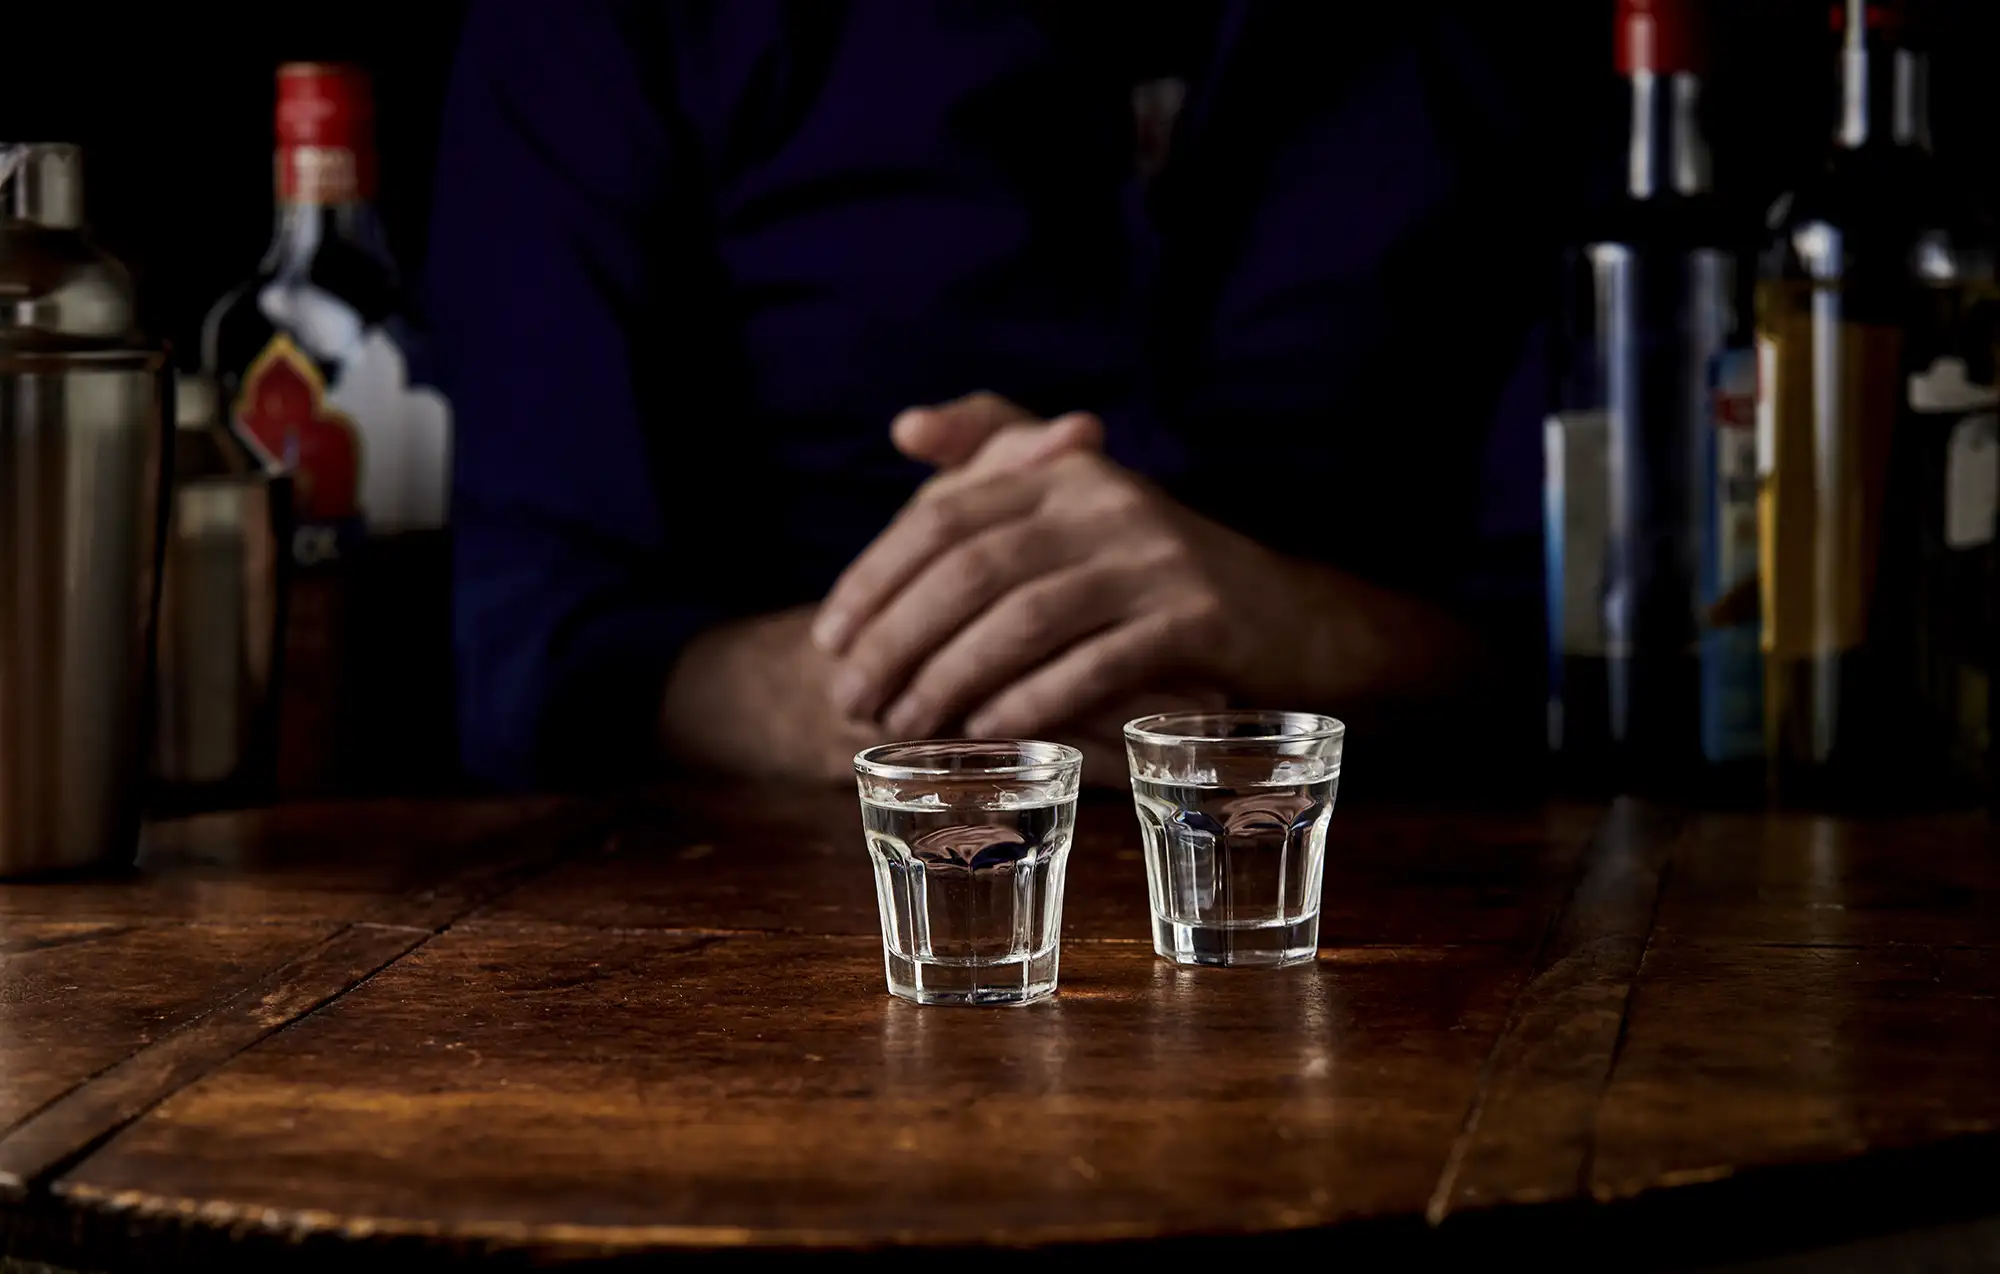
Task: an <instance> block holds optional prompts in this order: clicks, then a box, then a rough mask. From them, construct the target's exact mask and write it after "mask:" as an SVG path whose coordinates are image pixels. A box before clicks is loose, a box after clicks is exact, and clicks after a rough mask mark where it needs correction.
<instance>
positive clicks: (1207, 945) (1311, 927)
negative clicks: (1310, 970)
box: [1153, 914, 1319, 969]
mask: <svg viewBox="0 0 2000 1274" xmlns="http://www.w3.org/2000/svg"><path fill="white" fill-rule="evenodd" d="M1153 950H1154V951H1155V952H1156V953H1158V954H1159V955H1160V956H1161V957H1162V958H1164V959H1168V960H1172V961H1173V962H1174V963H1175V964H1205V965H1216V966H1227V967H1229V968H1263V969H1274V968H1281V967H1283V966H1285V965H1288V964H1308V963H1310V962H1311V961H1312V960H1313V959H1314V958H1315V957H1317V956H1318V954H1319V916H1318V915H1317V914H1314V915H1311V916H1307V917H1306V918H1305V919H1303V920H1295V921H1293V922H1291V923H1290V924H1285V923H1282V922H1281V923H1276V924H1269V925H1258V926H1256V927H1254V928H1253V927H1239V928H1223V927H1221V926H1219V925H1188V924H1181V923H1179V922H1178V921H1173V920H1167V919H1165V918H1163V917H1160V916H1154V917H1153Z"/></svg>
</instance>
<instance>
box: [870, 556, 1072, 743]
mask: <svg viewBox="0 0 2000 1274" xmlns="http://www.w3.org/2000/svg"><path fill="white" fill-rule="evenodd" d="M1078 552H1079V548H1078V546H1077V545H1075V544H1074V542H1073V541H1072V540H1071V539H1070V538H1069V537H1066V536H1064V535H1062V534H1061V533H1060V532H1059V531H1058V530H1057V529H1056V528H1054V527H1052V526H1050V525H1049V524H1048V522H1047V521H1046V520H1044V519H1038V518H1015V519H1013V520H1011V521H1007V522H1002V523H1000V524H999V525H997V526H993V527H989V528H988V529H986V530H984V531H981V532H980V533H979V534H978V535H975V536H973V537H972V538H971V539H970V540H967V541H966V542H965V543H963V544H959V545H956V546H954V547H952V548H950V549H947V550H946V551H945V552H944V553H943V554H942V555H940V556H939V557H938V558H937V559H936V560H934V561H932V562H931V563H930V564H929V565H927V566H925V567H924V568H923V569H922V570H921V571H919V572H918V573H917V575H916V577H915V578H914V579H912V580H911V581H910V583H909V584H908V585H907V586H906V587H904V588H903V589H901V590H900V591H899V592H897V593H896V594H895V596H894V597H893V598H891V599H890V601H889V602H888V604H887V605H885V606H884V607H883V608H882V610H881V611H880V612H879V613H878V614H876V615H875V617H874V618H873V619H870V620H869V621H868V622H867V623H866V624H864V625H863V626H862V627H861V628H860V630H859V631H858V632H857V633H856V634H855V635H854V638H853V640H852V641H851V642H849V643H848V654H847V658H846V660H845V666H843V667H842V668H841V670H840V672H839V675H838V676H837V677H836V678H835V679H834V683H833V701H834V704H835V706H837V707H838V708H840V709H841V711H843V712H846V713H848V714H850V715H852V716H856V717H864V718H873V717H874V715H875V714H876V713H878V712H880V711H881V710H882V707H883V705H885V704H887V703H888V702H889V701H890V698H891V697H892V696H894V695H895V694H897V693H898V692H899V691H901V690H902V689H903V688H904V686H905V684H906V683H907V682H908V681H909V680H910V675H911V674H912V673H913V672H915V671H916V670H917V669H918V668H920V667H922V666H923V663H924V661H925V660H927V659H929V658H930V657H931V656H932V655H933V654H934V653H936V652H937V650H938V649H939V648H940V647H942V646H944V645H945V644H946V643H948V642H949V641H950V640H951V639H952V637H953V635H954V634H956V633H957V632H958V631H959V630H960V629H962V628H964V627H965V626H966V625H967V624H970V623H972V622H973V621H974V620H975V619H977V618H978V617H979V615H980V613H981V612H983V611H985V610H986V609H987V608H988V607H990V606H992V605H994V604H995V603H996V602H998V601H1000V599H1002V598H1003V597H1005V596H1007V594H1008V593H1010V592H1011V591H1013V590H1014V589H1015V588H1017V587H1019V586H1020V585H1022V584H1023V583H1025V582H1026V581H1029V580H1032V579H1035V578H1037V577H1040V576H1043V575H1047V574H1048V573H1050V572H1051V571H1054V570H1056V569H1057V568H1059V567H1062V566H1066V565H1068V564H1069V563H1070V562H1071V561H1073V560H1075V558H1076V556H1077V553H1078ZM929 728H930V727H928V726H926V727H925V728H924V730H920V731H918V733H923V732H925V731H927V730H928V729H929Z"/></svg>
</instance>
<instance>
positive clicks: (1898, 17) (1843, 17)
mask: <svg viewBox="0 0 2000 1274" xmlns="http://www.w3.org/2000/svg"><path fill="white" fill-rule="evenodd" d="M1904 10H1905V6H1904V5H1902V4H1901V3H1899V2H1898V0H1868V4H1867V5H1865V6H1864V7H1863V12H1864V13H1866V14H1867V17H1866V18H1864V19H1863V21H1864V22H1865V23H1866V24H1867V29H1868V30H1870V31H1883V32H1887V33H1889V34H1891V35H1894V34H1895V33H1897V32H1899V31H1901V30H1902V29H1903V26H1904V21H1905V19H1906V18H1907V17H1908V16H1909V15H1908V14H1907V13H1906V12H1905V11H1904ZM1827 23H1828V25H1830V26H1831V27H1832V28H1833V33H1834V34H1835V35H1846V34H1847V6H1846V5H1844V4H1836V5H1834V6H1833V8H1832V9H1831V10H1829V11H1828V13H1827Z"/></svg>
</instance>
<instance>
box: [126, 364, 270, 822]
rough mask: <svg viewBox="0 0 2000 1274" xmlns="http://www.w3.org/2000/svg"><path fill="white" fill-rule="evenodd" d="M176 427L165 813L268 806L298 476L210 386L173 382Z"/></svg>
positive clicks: (164, 596)
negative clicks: (248, 434)
mask: <svg viewBox="0 0 2000 1274" xmlns="http://www.w3.org/2000/svg"><path fill="white" fill-rule="evenodd" d="M174 423H175V431H174V483H173V493H172V496H171V497H170V498H171V503H172V507H171V510H170V512H169V513H168V515H167V536H166V551H165V556H164V566H163V569H162V582H161V592H160V623H159V659H158V672H157V675H156V677H155V680H154V718H153V751H152V764H151V779H152V783H151V787H152V791H151V807H152V808H153V809H154V810H156V811H159V812H187V811H192V810H197V809H214V808H225V807H228V806H232V805H244V804H253V803H257V802H260V801H266V800H269V799H270V798H271V795H272V788H273V783H274V781H275V775H276V761H277V699H276V694H275V692H276V688H277V685H278V681H277V674H278V661H279V651H280V649H281V648H282V645H283V643H282V642H281V641H280V640H279V636H280V634H281V633H283V631H284V600H285V585H286V582H287V575H288V572H287V571H286V569H285V564H286V562H287V561H288V560H289V559H290V556H291V554H290V552H289V551H288V549H289V546H290V544H291V525H292V516H291V512H292V508H291V492H292V487H291V477H290V475H289V474H288V473H286V472H285V469H284V466H283V465H282V464H280V463H279V462H278V461H276V460H275V459H273V458H272V457H271V456H269V455H268V454H266V453H265V452H263V451H262V450H261V449H260V448H258V447H257V446H256V445H255V444H254V443H253V442H251V441H250V440H248V439H245V438H244V437H242V436H241V435H239V434H238V433H237V432H236V431H235V430H234V429H232V428H230V427H229V425H228V423H227V422H226V421H225V420H224V419H223V413H222V411H221V404H220V401H219V391H218V390H217V387H216V384H215V382H214V380H212V379H211V378H209V377H208V376H205V375H183V376H181V377H179V378H178V379H177V380H176V383H175V385H174Z"/></svg>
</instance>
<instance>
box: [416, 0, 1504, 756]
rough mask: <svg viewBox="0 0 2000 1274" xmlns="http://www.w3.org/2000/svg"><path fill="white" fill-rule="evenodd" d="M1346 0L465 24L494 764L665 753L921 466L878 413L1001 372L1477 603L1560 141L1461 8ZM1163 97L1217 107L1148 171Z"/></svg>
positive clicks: (470, 297)
mask: <svg viewBox="0 0 2000 1274" xmlns="http://www.w3.org/2000/svg"><path fill="white" fill-rule="evenodd" d="M1390 7H1391V8H1394V6H1390ZM1354 8H1358V6H1347V5H1332V4H1326V3H1322V2H1318V0H1315V2H1314V3H1299V4H1287V3H1255V2H1253V0H1233V2H1218V3H1213V4H1180V5H1176V4H1172V3H1166V2H1165V0H1158V2H1156V3H1151V4H1131V3H1111V2H1108V0H1107V2H1106V3H1102V4H1096V3H1093V4H1081V3H1077V2H1076V0H1040V2H1036V0H978V2H972V0H963V2H954V3H941V2H938V0H846V2H842V0H789V2H788V0H705V2H696V0H680V2H676V0H649V2H646V3H615V2H612V0H572V2H570V3H565V4H549V3H546V2H545V0H483V3H481V4H477V5H473V6H471V8H470V16H469V17H468V19H467V23H466V28H465V32H464V36H463V44H462V48H461V51H460V54H459V59H458V64H457V67H456V70H455V74H454V77H453V82H452V88H451V94H450V100H449V105H448V108H447V113H446V118H445V132H444V145H443V152H442V158H441V161H440V169H439V176H438V186H437V197H436V212H435V222H434V229H433V233H432V246H431V264H430V278H429V285H430V286H429V296H430V307H431V314H432V317H433V319H434V322H435V324H436V329H437V332H436V334H437V338H438V343H439V349H440V353H441V354H442V355H443V358H444V366H445V373H446V376H447V378H448V385H449V388H450V390H451V394H452V398H453V401H454V405H455V410H456V416H457V422H458V431H459V432H458V436H457V460H456V467H457V472H456V494H455V503H454V510H453V517H454V523H455V526H456V545H457V550H456V551H457V563H456V571H457V582H456V588H457V621H456V624H457V647H458V666H459V677H460V685H459V694H460V702H461V734H462V738H463V741H464V748H465V753H466V761H467V763H468V766H469V767H470V768H471V769H472V771H473V772H474V773H476V774H479V775H482V776H484V777H487V778H490V779H493V780H496V781H501V782H508V783H523V782H534V781H546V780H551V779H561V778H564V777H569V776H575V775H597V776H603V775H607V774H610V773H615V772H621V771H624V770H628V769H629V768H631V767H632V766H634V765H637V764H639V763H641V762H643V761H644V760H645V758H647V757H648V756H649V755H650V754H651V751H652V745H651V742H650V740H651V739H652V737H653V735H654V732H655V728H656V726H655V722H656V717H657V713H658V709H659V702H660V692H661V688H662V685H663V683H664V679H665V676H666V673H667V670H668V668H669V666H670V664H671V661H672V660H673V658H674V657H675V655H676V653H677V651H678V650H679V648H680V647H681V646H682V644H683V643H684V642H685V641H686V640H687V639H688V637H689V636H690V635H692V634H693V633H695V632H697V631H699V630H700V629H701V628H702V627H704V626H706V625H710V624H713V623H715V622H718V621H720V620H723V619H725V618H728V617H731V616H737V615H744V614H751V613H756V612H761V611H768V610H772V609H776V608H779V607H783V606H787V605H792V604H796V603H800V602H807V601H812V600H816V599H817V598H819V597H821V596H822V595H823V594H824V592H825V590H826V588H827V587H828V585H829V584H830V583H831V582H832V580H833V578H834V576H835V575H836V574H837V573H838V572H839V570H840V569H841V568H842V567H843V566H844V565H845V564H846V563H847V562H848V561H849V560H851V559H852V558H853V556H854V555H855V554H856V553H857V552H859V551H860V550H861V549H862V548H863V547H864V546H865V545H866V544H867V542H868V541H869V539H870V538H871V537H872V536H873V535H874V534H875V533H876V532H878V531H879V530H880V529H881V528H882V527H883V526H884V525H885V524H886V523H887V521H888V520H889V518H890V517H891V516H892V515H893V514H894V512H895V510H896V509H897V508H898V507H899V506H900V504H901V503H902V502H903V501H904V500H905V499H906V498H907V497H908V496H909V495H910V493H911V491H912V490H913V489H914V487H915V486H916V484H917V483H918V482H919V481H920V480H921V477H922V472H921V470H920V469H919V468H918V467H916V466H915V465H913V464H911V463H909V462H907V461H905V460H903V459H901V458H899V457H898V456H897V455H896V454H895V453H894V451H893V449H892V448H891V447H890V445H889V442H888V433H887V429H888V422H889V420H890V419H891V418H892V417H893V416H894V414H895V413H896V412H897V411H899V410H901V409H902V408H904V407H908V406H911V405H913V404H921V403H933V402H940V401H944V400H947V399H951V398H954V397H957V396H959V395H961V394H964V393H967V392H969V391H972V390H975V389H990V390H994V391H996V392H999V393H1001V394H1004V395H1006V396H1008V397H1009V398H1012V399H1014V400H1016V401H1018V402H1020V403H1022V404H1023V405H1025V406H1027V407H1029V408H1031V409H1033V410H1035V411H1037V412H1042V413H1050V414H1053V413H1057V412H1061V411H1065V410H1070V409H1076V408H1088V409H1092V410H1095V411H1098V412H1099V413H1100V414H1102V415H1103V416H1104V417H1105V419H1106V421H1107V428H1108V438H1109V442H1108V445H1109V448H1110V450H1111V452H1112V454H1113V455H1114V456H1115V457H1117V458H1118V459H1119V460H1121V461H1122V462H1124V463H1126V464H1128V465H1131V466H1132V467H1134V468H1136V469H1138V470H1140V471H1142V472H1145V473H1147V474H1149V475H1151V476H1153V477H1155V478H1157V479H1158V480H1160V481H1161V482H1163V483H1164V484H1166V485H1167V486H1168V487H1169V488H1170V489H1171V490H1172V491H1174V492H1175V493H1176V494H1177V495H1178V496H1179V497H1180V498H1182V499H1184V500H1186V501H1187V502H1188V503H1190V504H1192V505H1193V506H1194V507H1197V508H1199V509H1202V510H1203V511H1205V512H1207V513H1209V514H1211V515H1213V516H1215V517H1218V518H1220V519H1222V520H1224V521H1226V522H1228V523H1230V524H1231V525H1233V526H1236V527H1237V528H1238V529H1240V530H1243V531H1245V532H1247V533H1249V534H1252V535H1255V536H1257V537H1259V538H1260V539H1262V540H1264V541H1265V542H1267V543H1270V544H1272V545H1274V546H1276V547H1278V548H1280V549H1283V550H1285V551H1287V552H1292V553H1297V554H1302V555H1306V556H1310V557H1314V558H1317V559H1319V560H1323V561H1327V562H1331V563H1335V564H1338V565H1341V566H1343V567H1346V568H1349V569H1352V570H1355V571H1357V572H1360V573H1362V574H1366V575H1368V576H1370V577H1372V578H1376V579H1379V580H1382V581H1384V582H1387V583H1390V584H1393V585H1397V586H1401V587H1405V588H1410V589H1416V590H1420V591H1427V592H1432V593H1436V594H1441V595H1450V594H1452V593H1454V591H1455V590H1462V587H1463V584H1464V581H1465V580H1466V578H1468V576H1469V575H1470V574H1471V573H1472V572H1471V571H1470V570H1469V569H1468V568H1469V567H1470V565H1471V564H1472V556H1471V550H1470V549H1469V547H1468V546H1469V545H1471V544H1473V543H1474V542H1475V532H1476V531H1477V530H1478V528H1477V527H1476V526H1475V521H1476V518H1477V511H1478V509H1479V507H1480V491H1481V489H1482V488H1481V486H1480V473H1481V468H1482V466H1481V458H1482V454H1485V453H1491V452H1494V451H1495V449H1496V444H1495V442H1494V441H1493V439H1494V437H1495V435H1494V433H1493V429H1492V424H1493V422H1494V420H1495V419H1496V414H1499V415H1503V416H1504V415H1507V414H1509V413H1507V412H1506V411H1505V410H1504V405H1505V404H1506V403H1507V402H1508V401H1509V400H1510V397H1511V400H1512V401H1513V402H1514V403H1515V404H1516V410H1514V411H1513V412H1512V413H1511V414H1512V416H1513V417H1515V418H1517V420H1528V419H1530V418H1532V416H1533V414H1534V399H1535V398H1536V396H1537V395H1536V392H1535V391H1536V390H1537V389H1538V386H1536V385H1535V384H1534V380H1533V375H1532V373H1531V372H1528V371H1524V370H1523V368H1524V350H1526V349H1527V348H1528V347H1529V344H1530V334H1531V332H1532V331H1533V329H1534V326H1535V323H1536V321H1537V319H1538V317H1539V312H1540V306H1539V277H1540V262H1541V259H1542V258H1541V255H1540V249H1541V246H1542V245H1541V240H1540V238H1539V237H1538V234H1537V231H1536V227H1535V225H1534V224H1533V219H1532V215H1529V216H1525V217H1524V216H1522V215H1519V214H1520V213H1521V212H1525V211H1529V210H1531V208H1532V205H1531V204H1524V200H1527V199H1529V197H1530V195H1531V193H1532V190H1531V189H1524V188H1523V186H1524V183H1526V184H1528V185H1529V186H1532V183H1533V181H1534V177H1533V175H1532V174H1531V172H1529V171H1528V170H1527V169H1525V168H1524V167H1523V166H1522V159H1521V156H1522V155H1523V154H1524V153H1526V152H1525V151H1524V148H1523V144H1522V139H1523V134H1524V133H1525V132H1526V131H1527V130H1528V129H1529V128H1530V127H1531V121H1530V120H1529V119H1528V116H1527V115H1526V113H1524V111H1523V109H1522V108H1521V106H1520V103H1521V101H1522V100H1524V98H1523V95H1522V94H1521V93H1519V92H1517V91H1516V89H1515V86H1514V85H1513V84H1512V83H1510V81H1509V78H1508V74H1507V68H1506V66H1505V65H1504V62H1503V61H1502V60H1500V59H1496V58H1495V57H1493V56H1492V54H1491V52H1490V50H1488V49H1485V48H1483V47H1482V45H1481V44H1480V41H1479V39H1478V38H1477V33H1475V32H1473V31H1471V30H1470V29H1469V28H1468V27H1467V25H1466V24H1465V23H1464V22H1463V21H1461V20H1460V19H1458V18H1455V17H1453V16H1451V12H1450V11H1449V10H1448V9H1445V8H1435V9H1434V8H1430V7H1425V6H1421V5H1417V6H1414V7H1411V12H1409V13H1407V14H1393V15H1388V16H1372V17H1357V16H1355V15H1353V14H1352V13H1349V12H1347V11H1349V10H1351V9H1354ZM1079 11H1081V12H1079ZM1336 12H1338V13H1339V14H1340V15H1341V16H1340V17H1339V19H1338V21H1337V22H1336V21H1334V20H1332V19H1333V15H1334V14H1335V13H1336ZM1161 15H1169V16H1161ZM1162 73H1172V74H1178V75H1182V76H1184V77H1185V78H1187V79H1188V81H1189V82H1190V84H1191V91H1190V95H1189V98H1188V102H1187V105H1186V107H1185V108H1184V109H1183V111H1182V112H1181V115H1180V119H1179V122H1178V125H1177V127H1176V131H1175V134H1174V137H1173V144H1172V150H1171V157H1170V159H1169V161H1168V163H1167V166H1166V168H1165V170H1164V172H1163V173H1162V174H1161V175H1160V176H1159V177H1158V178H1157V179H1156V180H1154V181H1153V182H1151V183H1150V184H1149V185H1145V184H1142V182H1141V179H1140V176H1139V173H1138V171H1137V168H1136V166H1135V162H1134V129H1133V118H1132V101H1133V97H1132V90H1133V86H1134V83H1135V82H1136V81H1139V80H1142V79H1149V78H1153V77H1155V76H1157V75H1160V74H1162ZM1510 386H1511V389H1510ZM1516 430H1517V432H1518V424H1517V426H1516ZM1529 436H1532V435H1529ZM1499 450H1501V451H1503V452H1504V451H1506V450H1507V448H1506V447H1504V446H1501V447H1499ZM1489 467H1490V466H1489ZM1520 485H1521V483H1520V482H1519V480H1518V479H1517V480H1516V481H1515V482H1514V483H1513V486H1514V487H1516V488H1518V487H1519V486H1520ZM1489 486H1490V483H1489ZM1511 508H1512V510H1513V512H1512V513H1511V515H1510V516H1512V518H1513V520H1514V526H1513V529H1516V530H1519V529H1521V525H1522V520H1523V519H1524V518H1525V519H1531V518H1532V516H1533V514H1532V509H1533V503H1532V500H1531V499H1528V500H1522V499H1515V500H1514V501H1512V504H1511ZM1489 520H1490V519H1489ZM1502 520H1503V521H1504V520H1505V518H1503V519H1502ZM1488 529H1489V530H1490V529H1492V528H1490V527H1489V528H1488Z"/></svg>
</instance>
